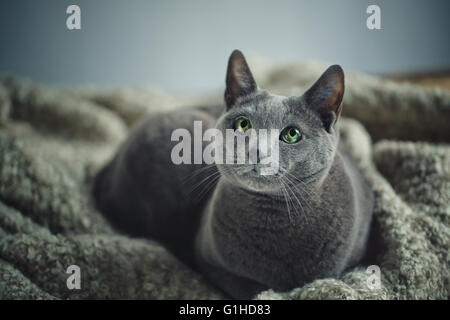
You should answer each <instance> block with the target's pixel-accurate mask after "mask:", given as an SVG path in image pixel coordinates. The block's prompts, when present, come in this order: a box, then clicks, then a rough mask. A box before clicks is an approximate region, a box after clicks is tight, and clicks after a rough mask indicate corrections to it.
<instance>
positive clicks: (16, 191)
mask: <svg viewBox="0 0 450 320" xmlns="http://www.w3.org/2000/svg"><path fill="white" fill-rule="evenodd" d="M250 64H251V66H252V70H255V77H256V79H257V81H258V83H260V85H261V87H263V88H267V89H269V90H272V92H274V93H278V94H285V95H294V94H296V95H299V94H301V93H302V92H303V90H304V89H306V87H307V86H309V85H310V84H312V82H313V81H314V80H315V79H316V78H317V77H318V76H319V75H320V73H321V72H322V71H323V70H324V66H322V65H316V64H312V63H303V62H296V63H291V64H286V65H276V66H273V65H268V64H264V63H261V62H257V61H253V63H252V61H250ZM346 76H347V77H346V85H347V87H346V94H345V99H344V109H343V110H344V111H343V112H344V117H343V118H342V121H341V123H340V130H341V134H342V141H343V142H345V143H346V144H347V145H348V146H349V148H350V150H351V152H352V153H353V154H354V156H355V158H356V159H357V160H358V163H359V165H360V168H361V170H362V172H363V174H364V175H365V177H366V178H367V180H368V181H369V182H370V184H371V186H372V188H373V190H374V193H375V198H376V202H375V213H374V223H373V232H372V239H371V241H372V247H373V253H372V255H373V256H372V258H373V259H372V260H373V261H371V264H375V265H377V266H378V267H379V268H380V276H381V277H380V279H381V285H380V286H378V287H375V288H374V287H373V286H370V285H369V283H370V282H369V280H370V277H371V276H372V274H371V273H370V272H367V270H366V269H367V265H360V266H358V267H355V268H353V269H351V270H348V271H347V272H346V273H345V274H343V275H342V276H341V277H340V278H328V279H318V280H316V281H314V282H311V283H309V284H307V285H305V286H303V287H301V288H296V289H294V290H292V291H290V292H274V291H272V290H268V291H265V292H261V293H260V294H259V295H258V296H257V297H256V298H258V299H447V298H448V297H449V286H450V285H449V273H450V266H449V262H450V261H449V260H450V255H449V246H450V228H449V221H450V219H449V217H450V201H449V200H450V199H449V198H450V145H449V143H450V92H449V91H445V90H443V89H437V88H436V89H429V88H428V89H426V88H422V87H418V86H413V85H410V84H398V83H393V82H390V81H388V80H381V79H377V78H374V77H369V76H366V75H362V74H353V73H347V75H346ZM220 101H221V94H219V93H218V94H211V95H208V96H202V97H189V98H187V97H180V96H174V95H168V94H165V93H163V92H160V91H157V90H154V89H126V88H122V89H116V90H112V89H96V88H77V89H72V88H50V87H45V86H41V85H38V84H36V83H33V82H30V81H25V80H22V79H17V78H14V77H7V78H3V79H2V80H1V81H0V298H1V299H85V298H90V299H116V298H125V299H221V298H226V297H225V296H224V295H223V294H222V293H220V292H219V291H218V290H216V289H214V287H212V286H211V285H210V284H208V283H207V282H206V280H205V279H204V278H203V277H202V275H200V274H197V273H196V272H194V271H192V270H190V269H189V268H187V267H186V266H184V265H183V264H182V263H180V262H179V261H178V260H177V259H176V258H174V257H173V256H172V255H171V254H169V253H168V252H167V251H166V250H165V249H164V248H163V247H161V246H160V245H159V244H158V243H156V242H154V241H152V240H151V239H132V238H129V237H127V236H125V235H121V234H119V233H118V232H116V231H115V230H113V228H112V227H111V226H110V225H109V224H108V223H107V221H105V219H104V218H103V217H102V216H101V215H100V214H99V213H98V212H97V211H96V210H95V209H94V208H93V206H92V200H91V198H90V197H89V188H90V183H91V182H92V178H93V175H94V174H95V173H96V171H97V170H98V169H99V168H100V167H101V166H102V165H103V164H104V163H105V162H106V161H107V160H108V159H109V158H110V157H111V156H112V155H113V153H114V152H115V150H116V149H117V147H118V145H119V144H120V143H121V142H122V141H123V140H124V139H125V137H126V136H127V133H128V132H129V130H130V128H131V127H132V126H133V125H134V124H135V123H136V121H138V120H140V119H142V118H143V117H145V116H146V114H148V113H149V112H151V111H152V110H157V109H163V108H165V109H175V108H181V107H183V106H187V105H193V104H196V103H218V102H220ZM71 265H77V266H79V268H80V275H81V277H80V285H81V289H69V287H68V286H67V282H68V278H69V277H70V276H71V274H70V273H67V268H68V267H69V266H71Z"/></svg>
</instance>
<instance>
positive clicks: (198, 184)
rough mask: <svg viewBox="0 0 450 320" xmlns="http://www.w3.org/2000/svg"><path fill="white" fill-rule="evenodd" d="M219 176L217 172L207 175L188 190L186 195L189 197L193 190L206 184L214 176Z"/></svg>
mask: <svg viewBox="0 0 450 320" xmlns="http://www.w3.org/2000/svg"><path fill="white" fill-rule="evenodd" d="M217 175H219V176H220V172H219V171H214V172H213V173H211V174H209V175H208V176H206V177H205V178H203V179H202V180H201V181H200V182H197V183H196V184H195V185H194V186H192V188H190V190H189V191H188V195H191V194H192V193H193V192H194V191H195V190H197V189H198V188H199V187H200V186H202V185H203V184H204V183H206V182H207V181H208V180H209V179H211V178H213V177H214V176H217Z"/></svg>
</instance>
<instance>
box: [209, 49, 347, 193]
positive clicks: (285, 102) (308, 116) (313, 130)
mask: <svg viewBox="0 0 450 320" xmlns="http://www.w3.org/2000/svg"><path fill="white" fill-rule="evenodd" d="M343 95H344V73H343V71H342V68H341V67H340V66H338V65H334V66H331V67H329V68H328V69H327V70H326V71H325V72H324V73H323V74H322V76H321V77H320V78H319V79H318V80H317V81H316V83H314V85H313V86H312V87H311V88H310V89H309V90H307V91H306V92H305V93H304V94H303V95H300V96H294V97H282V96H277V95H273V94H270V93H269V92H267V91H265V90H261V89H260V88H258V86H257V84H256V82H255V80H254V78H253V75H252V73H251V71H250V69H249V67H248V65H247V62H246V61H245V58H244V56H243V54H242V53H241V52H240V51H238V50H235V51H234V52H233V53H232V54H231V56H230V59H229V62H228V71H227V77H226V90H225V103H226V111H225V112H224V114H223V115H222V116H221V117H220V118H219V119H218V122H217V125H216V128H217V129H219V130H220V131H221V132H222V133H223V136H226V133H225V132H226V129H233V130H235V131H237V133H245V132H247V131H249V130H251V129H254V132H258V130H260V129H267V130H269V131H268V136H270V129H278V130H279V135H277V137H276V140H277V144H278V146H276V148H277V149H278V157H273V159H272V160H273V161H277V163H275V164H274V163H272V164H267V161H266V164H262V162H264V161H263V160H264V159H265V158H266V160H267V158H268V157H269V156H270V154H272V152H271V151H273V150H275V149H274V148H275V144H273V143H270V142H269V148H268V149H266V154H265V153H264V152H261V151H262V150H261V148H259V147H258V145H257V144H256V145H251V144H250V142H249V139H247V140H246V143H245V147H246V154H248V150H250V149H252V148H253V150H254V149H255V148H256V151H257V161H256V162H258V163H256V164H251V163H249V161H246V163H245V164H218V165H217V167H218V168H219V170H220V172H221V174H222V175H223V176H224V177H225V179H227V180H229V181H231V182H232V183H234V184H237V185H240V186H242V187H245V188H248V189H251V190H253V191H267V192H270V191H279V190H280V188H283V184H288V185H289V184H291V185H292V184H293V183H295V184H298V180H302V181H303V182H305V183H308V182H310V181H314V180H319V179H320V178H321V177H323V176H324V175H325V174H326V173H327V172H328V169H329V168H330V167H331V164H332V162H333V159H334V155H335V152H336V148H337V143H338V132H337V130H336V128H335V124H336V121H337V120H338V118H339V115H340V113H341V110H342V106H341V102H342V97H343ZM226 143H232V144H233V147H234V145H235V144H236V143H237V141H236V140H232V141H231V142H230V141H226ZM226 143H225V145H226ZM271 146H272V149H273V150H271ZM224 152H225V151H224ZM275 158H278V159H275ZM247 160H248V158H247ZM269 165H272V166H273V167H276V168H277V171H276V172H275V173H274V174H261V169H262V168H264V167H267V166H269Z"/></svg>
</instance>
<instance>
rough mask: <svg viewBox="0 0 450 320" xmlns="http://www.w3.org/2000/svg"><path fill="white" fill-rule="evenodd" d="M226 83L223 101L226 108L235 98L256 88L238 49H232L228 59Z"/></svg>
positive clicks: (230, 105) (232, 103) (229, 106)
mask: <svg viewBox="0 0 450 320" xmlns="http://www.w3.org/2000/svg"><path fill="white" fill-rule="evenodd" d="M226 85H227V88H226V90H225V103H226V104H227V108H228V109H229V108H231V107H232V106H233V105H234V103H235V102H236V99H237V98H239V97H243V96H246V95H249V94H251V93H252V92H254V91H256V90H257V88H258V86H257V85H256V82H255V79H253V75H252V73H251V71H250V68H249V67H248V64H247V61H245V58H244V55H243V54H242V52H241V51H239V50H234V51H233V53H232V54H231V56H230V59H229V60H228V70H227V79H226Z"/></svg>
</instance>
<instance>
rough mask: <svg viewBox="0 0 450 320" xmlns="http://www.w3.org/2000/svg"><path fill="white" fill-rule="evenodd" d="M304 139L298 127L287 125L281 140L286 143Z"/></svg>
mask: <svg viewBox="0 0 450 320" xmlns="http://www.w3.org/2000/svg"><path fill="white" fill-rule="evenodd" d="M301 139H302V133H301V132H300V130H299V129H298V128H296V127H286V128H284V129H283V131H281V134H280V140H282V141H284V142H286V143H296V142H299V141H300V140H301Z"/></svg>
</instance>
